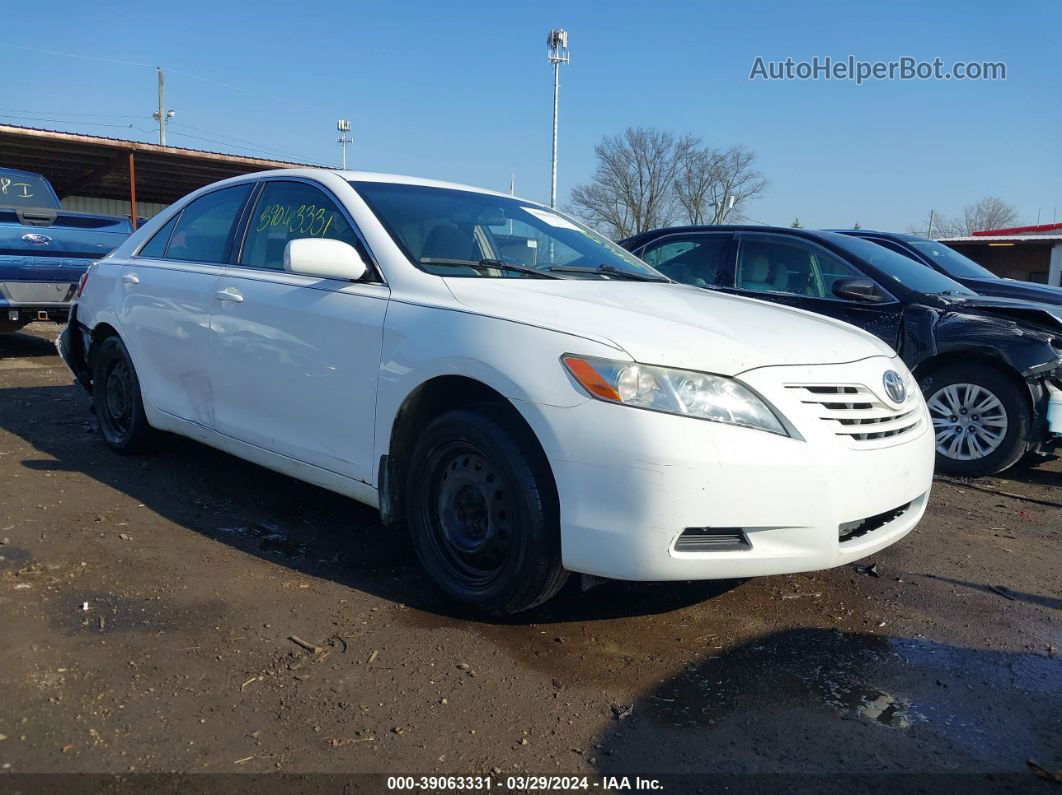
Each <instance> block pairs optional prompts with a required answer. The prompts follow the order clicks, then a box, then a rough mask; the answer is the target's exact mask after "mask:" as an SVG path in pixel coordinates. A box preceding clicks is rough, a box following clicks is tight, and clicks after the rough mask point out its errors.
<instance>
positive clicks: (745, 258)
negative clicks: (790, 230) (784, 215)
mask: <svg viewBox="0 0 1062 795" xmlns="http://www.w3.org/2000/svg"><path fill="white" fill-rule="evenodd" d="M859 277H862V274H861V273H859V272H858V271H856V270H855V269H854V268H852V267H851V266H850V265H848V264H847V263H845V262H843V261H842V260H841V259H839V258H838V257H835V256H833V255H832V254H830V253H828V252H826V251H824V250H823V249H820V248H818V247H817V246H811V245H809V244H807V243H805V242H804V241H800V240H792V241H790V240H743V241H742V242H741V247H740V248H739V250H738V259H737V286H738V287H739V288H740V289H742V290H750V291H752V292H759V293H785V294H788V295H802V296H806V297H808V298H833V297H834V296H833V284H834V282H836V281H837V280H838V279H848V278H859Z"/></svg>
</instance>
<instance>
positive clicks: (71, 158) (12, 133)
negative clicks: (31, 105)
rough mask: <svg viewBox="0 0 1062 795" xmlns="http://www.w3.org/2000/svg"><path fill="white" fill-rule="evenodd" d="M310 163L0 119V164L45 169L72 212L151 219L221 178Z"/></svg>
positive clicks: (45, 173) (65, 204)
mask: <svg viewBox="0 0 1062 795" xmlns="http://www.w3.org/2000/svg"><path fill="white" fill-rule="evenodd" d="M307 165H314V164H310V163H295V162H291V161H285V160H269V159H264V158H258V157H246V156H243V155H230V154H225V153H222V152H207V151H203V150H199V149H186V148H184V147H180V146H159V145H158V144H148V143H141V142H139V141H129V140H125V139H122V138H106V137H102V136H97V135H84V134H81V133H68V132H59V131H57V130H43V129H38V128H34V127H20V126H17V125H10V124H0V166H3V167H7V168H13V169H21V170H24V171H33V172H36V173H38V174H43V175H44V176H45V177H47V178H48V180H49V181H50V182H51V183H52V186H53V187H54V188H55V190H56V193H58V194H59V198H60V199H61V200H62V202H63V206H64V207H66V208H67V209H70V210H82V211H86V212H100V213H106V214H109V215H139V216H141V217H145V218H150V217H151V216H153V215H155V214H156V213H158V212H160V211H161V210H162V209H163V208H164V207H166V205H168V204H172V203H173V202H175V201H177V200H178V199H179V198H181V197H182V196H184V195H185V194H187V193H190V192H191V191H193V190H195V189H197V188H201V187H203V186H204V185H209V184H210V183H211V182H216V181H217V180H219V179H225V178H227V177H235V176H238V175H240V174H248V173H251V172H254V171H264V170H266V169H272V168H300V167H305V166H307Z"/></svg>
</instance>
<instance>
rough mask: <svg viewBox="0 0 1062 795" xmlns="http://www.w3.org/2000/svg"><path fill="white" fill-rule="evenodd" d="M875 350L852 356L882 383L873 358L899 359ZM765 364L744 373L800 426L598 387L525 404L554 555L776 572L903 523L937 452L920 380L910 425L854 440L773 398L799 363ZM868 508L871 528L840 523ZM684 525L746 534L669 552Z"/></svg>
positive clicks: (655, 566) (643, 566) (888, 538)
mask: <svg viewBox="0 0 1062 795" xmlns="http://www.w3.org/2000/svg"><path fill="white" fill-rule="evenodd" d="M875 358H876V359H877V361H876V362H874V363H872V364H869V365H864V366H863V369H864V370H872V371H873V372H874V374H875V376H876V378H877V380H878V383H880V379H881V373H882V372H883V367H882V362H889V363H890V364H891V365H892V366H894V367H895V366H896V364H898V363H897V362H896V360H886V359H884V357H875ZM899 367H900V368H902V365H899ZM768 369H769V370H772V371H775V372H772V373H767V372H765V371H758V372H756V371H754V372H753V373H750V374H747V376H746V377H743V378H742V380H743V381H745V382H746V383H748V384H749V385H751V386H753V387H754V388H755V389H757V391H759V392H760V394H762V395H764V396H765V397H767V398H768V399H769V400H771V401H772V402H773V403H774V404H775V405H776V407H778V408H779V409H781V410H782V412H783V413H784V414H786V416H787V417H788V419H789V420H790V421H791V422H793V423H794V425H795V426H796V431H797V432H798V433H799V435H800V436H801V437H803V438H789V437H784V436H780V435H776V434H771V433H766V432H763V431H755V430H748V429H744V428H738V427H734V426H729V425H724V424H720V423H713V422H705V421H702V420H696V419H690V418H686V417H676V416H671V415H665V414H660V413H656V412H649V411H642V410H639V409H633V408H630V407H626V406H618V405H613V404H608V403H603V402H600V401H595V400H591V401H588V402H587V403H584V404H582V405H580V406H577V407H575V408H554V407H546V406H536V409H537V411H538V412H541V414H540V416H539V418H538V420H537V421H533V422H532V425H533V426H534V425H536V424H539V423H542V430H541V431H540V430H539V428H536V431H538V432H539V438H540V439H541V440H543V446H544V447H545V448H546V452H547V455H548V456H549V458H550V462H551V464H552V466H553V471H554V475H555V478H556V482H557V488H558V494H559V497H560V505H561V546H562V557H563V562H564V565H565V567H566V568H568V569H570V570H572V571H577V572H583V573H586V574H593V575H597V576H601V577H608V578H613V579H625V580H693V579H727V578H736V577H751V576H760V575H770V574H784V573H790V572H798V571H810V570H816V569H824V568H829V567H832V566H838V565H841V564H844V563H848V562H850V561H853V560H857V559H859V558H863V557H866V556H867V555H870V554H872V553H874V552H876V551H878V550H880V549H882V548H883V547H886V546H888V545H889V544H892V543H894V542H895V541H897V540H899V539H900V538H902V537H903V536H904V535H906V534H907V533H908V532H910V530H911V529H912V528H913V527H914V526H915V525H916V524H917V523H918V521H919V519H921V517H922V515H923V513H924V512H925V508H926V503H927V500H928V496H929V490H930V485H931V483H932V478H933V462H934V448H933V435H932V432H931V426H930V423H929V420H928V416H927V415H926V412H925V404H924V401H923V400H922V398H921V395H920V394H919V393H918V390H917V389H914V390H913V392H914V394H913V396H912V397H911V398H910V399H909V400H910V401H911V405H912V406H914V407H915V410H916V411H919V412H922V414H923V415H925V416H924V417H923V421H922V422H921V425H920V426H919V428H917V429H916V430H914V431H911V432H909V433H906V434H905V435H903V436H901V437H896V438H895V439H891V440H889V439H887V440H878V441H870V442H862V441H860V442H856V441H853V440H852V439H851V438H849V437H841V436H838V435H837V434H836V433H834V432H833V429H832V426H827V424H825V423H823V422H822V421H821V420H819V419H818V418H817V416H815V414H814V412H813V411H811V412H807V411H804V409H803V408H801V407H795V406H792V405H784V402H785V400H786V399H787V395H786V393H785V392H784V389H785V386H784V383H783V381H782V380H780V376H779V373H778V372H777V371H786V370H788V371H791V372H789V373H786V374H785V375H786V377H791V378H792V379H794V380H796V381H800V382H805V381H807V380H808V377H809V373H808V372H802V371H801V368H768ZM824 369H828V368H821V367H820V368H814V373H819V372H821V371H822V370H824ZM856 369H857V370H858V369H859V368H856ZM902 372H904V373H905V375H906V369H905V368H904V369H903V370H902ZM814 373H811V374H810V375H812V376H813V375H814ZM907 377H908V378H909V377H910V376H909V375H907ZM834 380H835V381H836V380H837V379H836V377H835V378H834ZM862 380H863V382H866V381H867V380H868V379H866V378H863V379H862ZM911 384H912V386H913V379H911ZM788 399H789V400H792V398H791V396H790V397H788ZM820 426H821V427H820ZM899 509H902V510H899ZM874 517H878V519H879V521H876V522H873V523H869V524H868V527H869V528H870V529H867V530H865V531H863V532H859V533H855V534H852V535H851V537H845V538H842V536H843V535H844V533H845V530H846V528H842V525H845V526H848V525H851V523H855V522H861V521H862V520H865V519H871V518H874ZM882 517H883V518H882ZM687 528H728V529H737V530H740V532H741V533H742V534H743V535H744V537H745V539H747V545H745V546H742V547H737V548H725V549H719V550H711V549H710V550H706V551H692V552H685V551H678V550H676V549H675V544H676V541H677V540H678V538H679V536H680V535H682V533H683V532H684V531H685V530H686V529H687Z"/></svg>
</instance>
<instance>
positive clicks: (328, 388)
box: [60, 169, 934, 613]
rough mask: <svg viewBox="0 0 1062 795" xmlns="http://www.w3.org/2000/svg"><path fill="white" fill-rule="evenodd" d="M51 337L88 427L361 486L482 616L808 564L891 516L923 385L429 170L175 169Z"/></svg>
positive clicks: (845, 547)
mask: <svg viewBox="0 0 1062 795" xmlns="http://www.w3.org/2000/svg"><path fill="white" fill-rule="evenodd" d="M60 350H61V352H62V353H63V357H64V359H65V360H66V362H67V363H68V365H69V366H70V368H71V370H72V371H73V372H74V374H75V376H76V377H77V378H78V380H80V381H81V383H82V384H84V385H85V386H86V387H87V388H88V389H90V390H91V392H92V397H93V402H94V406H95V411H96V415H97V417H98V419H99V423H100V427H101V429H102V432H103V436H104V438H105V439H106V441H107V443H108V444H109V445H110V446H111V447H113V448H114V449H116V450H118V451H120V452H134V451H139V450H143V449H145V448H147V447H149V446H150V444H151V443H152V441H154V440H155V438H156V436H157V434H158V432H159V431H169V432H172V433H177V434H181V435H183V436H188V437H191V438H193V439H198V440H199V441H201V442H204V443H206V444H208V445H212V446H214V447H217V448H219V449H221V450H225V451H227V452H229V453H232V454H233V455H236V456H239V457H241V458H245V459H248V460H250V461H254V462H256V463H258V464H261V465H263V466H266V467H269V468H271V469H275V470H278V471H280V472H283V473H286V474H288V475H291V476H292V477H295V478H299V479H301V480H304V481H307V482H310V483H315V484H317V485H319V486H323V487H325V488H328V489H332V490H334V491H337V492H340V493H342V494H346V495H349V496H351V497H353V498H354V499H356V500H360V501H361V502H364V503H368V504H369V505H372V506H375V507H378V508H379V509H380V511H381V513H382V515H383V518H384V520H385V521H386V522H387V523H388V525H390V526H393V527H395V528H399V527H402V526H404V527H405V528H407V529H408V532H409V533H410V534H411V536H412V540H413V544H414V547H415V549H416V551H417V555H418V557H419V558H420V561H421V563H422V564H423V566H424V568H425V569H426V571H427V572H428V574H429V575H430V576H431V578H432V579H433V580H434V582H435V583H436V584H437V585H438V586H439V587H440V588H441V589H442V590H443V591H445V592H446V593H448V594H449V595H450V596H452V597H454V598H456V599H459V600H462V601H464V602H466V603H469V604H471V605H473V606H475V607H477V608H479V609H482V610H485V611H490V612H495V613H508V612H515V611H519V610H525V609H527V608H530V607H532V606H534V605H537V604H540V603H542V602H543V601H545V600H546V599H548V598H550V597H551V596H552V595H554V594H555V593H556V592H557V591H558V590H559V589H560V587H561V586H562V585H563V584H564V582H565V580H566V579H567V577H568V575H569V573H570V572H581V573H585V574H589V575H596V576H599V577H606V578H618V579H629V580H689V579H716V578H732V577H748V576H756V575H767V574H779V573H785V572H796V571H807V570H811V569H820V568H826V567H830V566H837V565H840V564H843V563H846V562H848V561H852V560H855V559H858V558H861V557H863V556H865V555H868V554H870V553H873V552H875V551H877V550H879V549H881V548H883V547H885V546H887V545H889V544H891V543H893V542H895V541H896V540H898V539H899V538H901V537H902V536H904V535H905V534H906V533H907V532H908V531H910V530H911V528H912V527H914V525H915V524H916V523H917V522H918V520H919V519H920V518H921V516H922V514H923V512H924V510H925V507H926V500H927V498H928V495H929V488H930V482H931V479H932V472H933V453H934V451H933V434H932V432H931V425H930V422H929V418H928V414H927V411H926V406H925V403H924V401H923V399H922V397H921V393H920V391H919V389H918V388H917V387H916V385H915V383H914V381H913V379H912V376H911V374H910V373H909V372H908V370H907V369H906V368H905V367H904V365H903V363H902V362H901V361H900V360H899V359H898V358H897V357H896V355H895V353H894V352H893V351H892V350H891V349H889V348H888V347H887V346H886V345H885V344H884V343H882V342H881V341H879V340H878V339H877V338H876V337H873V336H871V335H870V334H867V333H865V332H863V331H860V330H858V329H856V328H853V327H851V326H848V325H845V324H842V323H838V322H835V321H832V320H829V319H826V318H823V317H821V316H817V315H811V314H809V313H806V312H802V311H799V310H794V309H789V308H786V307H781V306H776V305H772V304H767V303H762V302H759V301H755V300H750V299H745V298H739V297H734V296H727V295H722V294H719V293H712V292H708V291H705V290H699V289H697V288H695V287H687V286H683V285H679V284H674V283H671V282H669V281H668V280H667V279H666V278H664V277H663V276H661V275H660V274H659V273H657V272H656V271H654V270H653V269H652V268H650V267H649V266H648V265H646V264H645V263H643V262H641V261H640V260H638V259H636V258H635V257H634V256H633V255H631V254H629V253H627V252H625V251H623V250H622V249H620V248H619V247H618V246H616V245H614V244H613V243H611V242H609V241H608V240H606V239H604V238H603V237H601V236H600V235H598V234H596V233H595V232H593V231H591V230H590V229H587V228H586V227H584V226H582V225H581V224H579V223H577V222H575V221H573V220H571V219H570V218H568V217H567V216H564V215H562V214H560V213H557V212H555V211H553V210H551V209H549V208H547V207H543V206H541V205H538V204H535V203H533V202H529V201H524V200H521V199H516V198H513V197H511V196H506V195H503V194H499V193H492V192H488V191H483V190H478V189H475V188H469V187H466V186H461V185H452V184H448V183H442V182H434V181H430V180H423V179H412V178H407V177H395V176H386V175H380V174H367V173H357V172H336V171H324V170H311V169H307V170H289V171H273V172H264V173H259V174H252V175H248V176H243V177H237V178H235V179H231V180H226V181H224V182H219V183H217V184H214V185H210V186H209V187H206V188H203V189H201V190H199V191H196V192H195V193H193V194H191V195H190V196H188V197H187V198H185V199H184V200H182V201H180V202H178V203H177V204H175V205H173V206H171V207H169V208H167V210H165V211H164V212H163V213H162V214H161V215H159V216H158V217H156V218H154V219H152V220H151V222H149V223H147V224H145V225H144V226H143V227H142V228H141V229H140V230H139V231H138V232H136V233H135V234H134V235H132V236H131V237H130V238H129V239H128V241H126V243H125V244H123V245H122V246H120V247H119V248H118V249H117V250H116V251H115V252H114V253H113V254H111V255H110V256H108V257H106V258H105V259H103V260H101V261H100V262H98V263H97V264H96V265H94V266H93V267H92V268H91V269H90V271H89V272H88V274H87V275H86V278H85V280H83V281H82V284H81V287H80V294H79V299H78V303H77V307H76V312H75V314H74V316H73V318H72V320H71V323H70V324H69V326H68V327H67V329H66V330H65V331H64V333H63V336H62V337H61V339H60ZM396 532H397V530H396Z"/></svg>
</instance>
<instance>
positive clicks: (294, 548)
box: [218, 522, 313, 560]
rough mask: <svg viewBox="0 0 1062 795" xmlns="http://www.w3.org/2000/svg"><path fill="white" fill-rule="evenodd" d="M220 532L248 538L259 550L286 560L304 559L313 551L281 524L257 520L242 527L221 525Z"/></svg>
mask: <svg viewBox="0 0 1062 795" xmlns="http://www.w3.org/2000/svg"><path fill="white" fill-rule="evenodd" d="M218 533H219V534H222V535H227V536H238V537H240V538H246V539H248V540H249V541H250V542H251V543H252V544H253V545H254V547H255V549H257V550H258V551H259V552H264V553H265V554H267V555H271V556H273V557H279V558H284V559H285V560H302V559H303V558H306V557H308V556H309V555H310V554H311V553H312V551H313V550H312V549H311V547H310V546H309V545H308V544H305V543H302V542H301V541H296V540H294V539H292V538H291V537H290V536H289V534H288V533H289V531H288V530H287V529H285V528H283V527H281V526H280V525H276V524H272V523H268V522H255V523H252V524H249V525H245V526H241V527H220V528H218Z"/></svg>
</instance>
